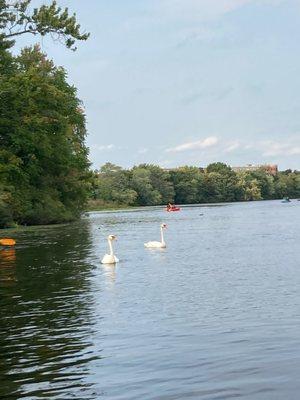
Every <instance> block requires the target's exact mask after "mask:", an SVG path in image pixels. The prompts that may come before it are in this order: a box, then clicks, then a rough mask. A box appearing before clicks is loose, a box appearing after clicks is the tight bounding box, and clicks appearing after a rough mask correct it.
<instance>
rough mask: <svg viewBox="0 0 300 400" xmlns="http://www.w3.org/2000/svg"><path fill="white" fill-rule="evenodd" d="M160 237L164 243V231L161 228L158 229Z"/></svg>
mask: <svg viewBox="0 0 300 400" xmlns="http://www.w3.org/2000/svg"><path fill="white" fill-rule="evenodd" d="M160 236H161V242H162V243H165V240H164V230H163V228H160Z"/></svg>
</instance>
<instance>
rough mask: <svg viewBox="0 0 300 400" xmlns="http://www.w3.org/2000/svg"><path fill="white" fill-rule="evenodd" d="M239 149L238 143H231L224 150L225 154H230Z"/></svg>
mask: <svg viewBox="0 0 300 400" xmlns="http://www.w3.org/2000/svg"><path fill="white" fill-rule="evenodd" d="M238 148H240V143H239V142H232V143H230V144H229V145H228V146H227V147H226V148H225V150H224V151H225V153H231V152H233V151H235V150H237V149H238Z"/></svg>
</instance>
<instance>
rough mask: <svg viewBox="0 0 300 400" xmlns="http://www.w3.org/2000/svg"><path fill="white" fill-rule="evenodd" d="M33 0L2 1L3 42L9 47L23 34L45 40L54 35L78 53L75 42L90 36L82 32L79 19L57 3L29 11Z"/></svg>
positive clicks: (0, 2) (0, 21) (1, 23)
mask: <svg viewBox="0 0 300 400" xmlns="http://www.w3.org/2000/svg"><path fill="white" fill-rule="evenodd" d="M30 3H31V0H15V1H8V0H0V33H1V34H0V40H1V39H2V40H3V39H4V40H5V41H6V43H7V44H8V45H9V46H12V45H13V44H14V39H15V38H16V37H17V36H20V35H24V34H28V33H29V34H32V35H37V34H39V35H41V36H45V35H47V34H51V35H52V37H53V38H54V39H56V40H58V41H61V42H63V43H64V44H65V45H66V47H68V48H70V49H73V50H76V47H74V44H75V42H76V40H86V39H87V38H88V37H89V34H88V33H81V32H80V25H79V24H78V23H77V21H76V15H75V14H73V15H71V16H70V15H69V11H68V9H67V8H65V9H62V8H61V7H59V6H58V5H57V2H56V1H52V3H51V4H50V5H42V6H41V7H39V8H34V9H33V11H31V10H30V8H29V6H30Z"/></svg>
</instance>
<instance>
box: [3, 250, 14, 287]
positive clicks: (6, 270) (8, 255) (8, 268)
mask: <svg viewBox="0 0 300 400" xmlns="http://www.w3.org/2000/svg"><path fill="white" fill-rule="evenodd" d="M15 282H16V250H15V248H14V247H8V248H3V249H0V287H5V286H7V285H10V284H14V283H15Z"/></svg>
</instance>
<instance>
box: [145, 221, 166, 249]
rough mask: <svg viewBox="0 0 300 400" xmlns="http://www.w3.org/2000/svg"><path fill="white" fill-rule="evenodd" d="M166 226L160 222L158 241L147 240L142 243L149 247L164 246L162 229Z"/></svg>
mask: <svg viewBox="0 0 300 400" xmlns="http://www.w3.org/2000/svg"><path fill="white" fill-rule="evenodd" d="M166 227H167V225H166V224H161V226H160V236H161V241H160V242H147V243H144V246H145V247H149V248H165V247H166V242H165V240H164V233H163V230H164V229H166Z"/></svg>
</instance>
